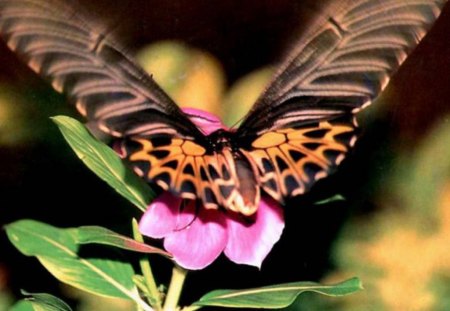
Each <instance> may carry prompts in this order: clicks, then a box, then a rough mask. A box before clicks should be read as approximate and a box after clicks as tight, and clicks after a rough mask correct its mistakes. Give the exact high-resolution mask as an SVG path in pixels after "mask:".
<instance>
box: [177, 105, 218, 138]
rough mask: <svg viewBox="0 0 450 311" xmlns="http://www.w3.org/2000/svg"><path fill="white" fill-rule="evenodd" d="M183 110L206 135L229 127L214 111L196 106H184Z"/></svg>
mask: <svg viewBox="0 0 450 311" xmlns="http://www.w3.org/2000/svg"><path fill="white" fill-rule="evenodd" d="M182 110H183V112H184V113H185V114H186V115H187V116H188V117H189V119H190V120H191V121H192V122H194V124H195V125H197V127H198V128H200V129H201V130H202V132H203V133H204V134H205V135H209V134H211V133H213V132H215V131H217V130H220V129H225V130H226V129H227V127H226V126H225V125H224V124H223V123H222V121H221V120H220V118H219V117H217V116H216V115H213V114H212V113H209V112H206V111H203V110H199V109H195V108H183V109H182Z"/></svg>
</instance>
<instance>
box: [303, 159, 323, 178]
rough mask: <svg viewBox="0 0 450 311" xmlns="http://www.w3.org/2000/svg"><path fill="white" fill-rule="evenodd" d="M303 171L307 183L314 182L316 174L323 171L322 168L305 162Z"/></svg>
mask: <svg viewBox="0 0 450 311" xmlns="http://www.w3.org/2000/svg"><path fill="white" fill-rule="evenodd" d="M303 171H304V172H305V174H306V175H307V176H308V179H309V180H308V181H310V182H311V181H314V180H315V179H316V175H317V173H319V172H321V171H323V168H322V167H321V166H319V165H317V164H316V163H313V162H307V163H305V164H304V165H303Z"/></svg>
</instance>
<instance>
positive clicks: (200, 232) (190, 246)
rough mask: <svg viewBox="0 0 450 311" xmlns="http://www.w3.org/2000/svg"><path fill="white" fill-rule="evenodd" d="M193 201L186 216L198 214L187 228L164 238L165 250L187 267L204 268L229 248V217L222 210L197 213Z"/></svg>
mask: <svg viewBox="0 0 450 311" xmlns="http://www.w3.org/2000/svg"><path fill="white" fill-rule="evenodd" d="M195 204H196V203H195V201H191V202H190V203H189V204H188V205H187V206H186V207H185V209H184V210H183V212H182V214H188V215H195V213H196V212H197V213H198V214H197V216H196V217H195V219H194V220H193V221H192V222H191V223H190V224H188V225H187V226H186V227H185V228H180V230H179V231H176V232H173V233H172V234H170V235H168V236H166V238H165V239H164V248H165V249H166V250H167V251H168V252H170V253H171V254H172V255H173V257H174V260H175V261H176V262H177V263H178V264H179V265H180V266H182V267H183V268H186V269H190V270H197V269H203V268H204V267H206V266H208V265H209V264H211V263H212V262H213V261H214V260H215V259H216V258H217V257H219V255H220V254H221V253H222V251H223V249H224V248H225V246H226V245H227V240H228V235H227V229H226V221H225V214H224V213H223V212H221V211H219V210H207V209H205V208H203V207H200V209H198V210H196V207H195Z"/></svg>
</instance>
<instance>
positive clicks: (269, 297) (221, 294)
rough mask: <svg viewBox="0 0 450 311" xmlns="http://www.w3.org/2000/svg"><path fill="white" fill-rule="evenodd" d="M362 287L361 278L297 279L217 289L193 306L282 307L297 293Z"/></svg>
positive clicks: (336, 293)
mask: <svg viewBox="0 0 450 311" xmlns="http://www.w3.org/2000/svg"><path fill="white" fill-rule="evenodd" d="M361 289H362V285H361V282H360V281H359V279H358V278H352V279H349V280H347V281H344V282H342V283H338V284H334V285H322V284H318V283H314V282H296V283H286V284H279V285H272V286H266V287H260V288H252V289H244V290H215V291H212V292H210V293H208V294H206V295H204V296H203V297H202V298H200V300H199V301H197V302H195V303H194V304H193V305H194V306H201V307H204V306H216V307H227V308H259V309H280V308H285V307H287V306H289V305H290V304H292V303H293V302H294V301H295V299H296V298H297V296H298V295H300V294H302V293H304V292H314V293H318V294H322V295H327V296H344V295H348V294H351V293H354V292H357V291H359V290H361Z"/></svg>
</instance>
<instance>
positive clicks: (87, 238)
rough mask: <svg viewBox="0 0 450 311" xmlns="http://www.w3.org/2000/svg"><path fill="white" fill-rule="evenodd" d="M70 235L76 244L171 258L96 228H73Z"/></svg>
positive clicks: (151, 247)
mask: <svg viewBox="0 0 450 311" xmlns="http://www.w3.org/2000/svg"><path fill="white" fill-rule="evenodd" d="M72 234H73V235H74V237H75V239H76V242H77V243H78V244H92V243H94V244H103V245H109V246H114V247H118V248H122V249H126V250H130V251H134V252H139V253H146V254H159V255H163V256H165V257H167V258H172V256H171V255H170V254H169V253H168V252H166V251H164V250H162V249H160V248H157V247H154V246H150V245H147V244H145V243H140V242H138V241H136V240H133V239H131V238H129V237H126V236H123V235H120V234H118V233H116V232H114V231H111V230H109V229H106V228H102V227H98V226H83V227H79V228H74V229H73V232H72Z"/></svg>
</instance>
